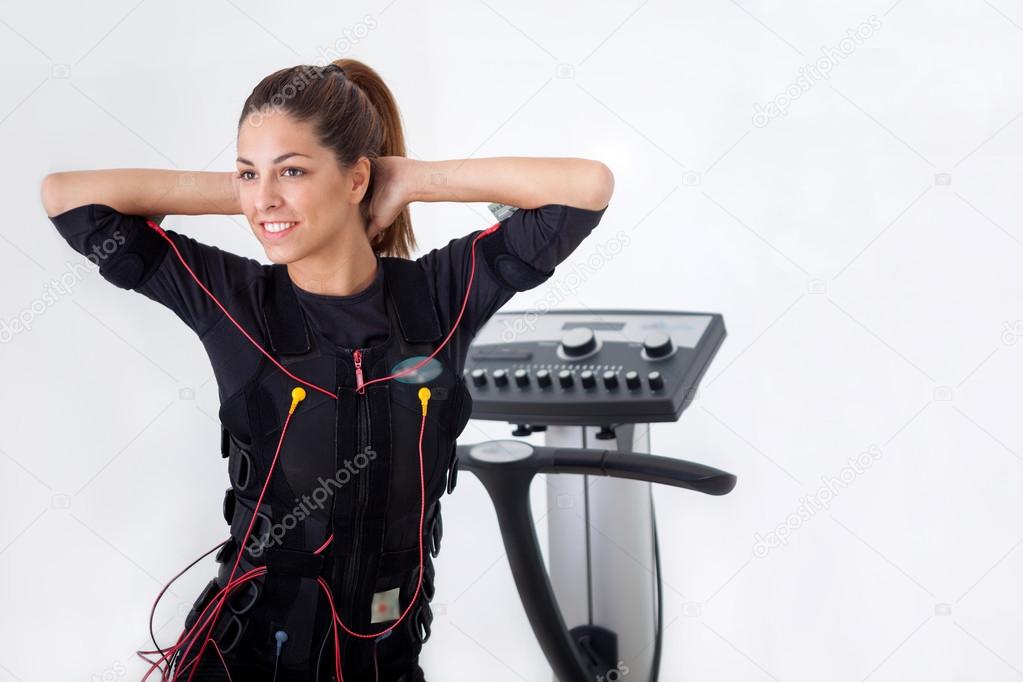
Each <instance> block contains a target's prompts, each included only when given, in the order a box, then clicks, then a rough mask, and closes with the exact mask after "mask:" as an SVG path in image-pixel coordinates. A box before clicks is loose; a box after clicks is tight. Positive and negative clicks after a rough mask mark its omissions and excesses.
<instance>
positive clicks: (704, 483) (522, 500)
mask: <svg viewBox="0 0 1023 682" xmlns="http://www.w3.org/2000/svg"><path fill="white" fill-rule="evenodd" d="M456 456H457V457H458V467H459V468H460V469H467V470H469V471H471V472H472V473H473V474H474V475H475V476H476V477H477V478H479V479H480V481H482V483H483V486H484V487H485V488H486V490H487V493H488V494H489V495H490V499H491V500H492V501H493V503H494V508H495V509H496V511H497V521H498V524H499V526H500V528H501V537H502V539H503V541H504V547H505V551H506V553H507V555H508V562H509V564H510V565H511V570H512V576H513V577H514V578H515V585H516V587H517V588H518V591H519V596H520V597H521V599H522V605H523V608H524V609H525V611H526V616H527V617H528V618H529V623H530V625H531V626H532V628H533V632H534V633H535V634H536V638H537V641H538V642H539V643H540V648H541V649H542V650H543V652H544V655H545V656H546V657H547V660H548V662H549V663H550V664H551V668H552V669H553V671H554V674H555V675H556V676H557V678H558V679H559V680H560V681H561V682H595V681H596V680H598V678H600V677H601V676H602V675H606V673H607V671H606V670H594V669H593V668H592V667H591V666H590V665H589V664H588V663H586V661H585V660H584V659H583V657H582V654H581V653H580V651H579V647H578V646H577V645H576V643H575V642H574V641H573V639H572V636H571V634H570V633H569V631H568V628H567V627H566V625H565V620H564V617H563V616H562V614H561V610H560V609H559V608H558V604H557V598H556V597H555V595H554V589H553V588H552V586H551V582H550V576H549V575H548V573H547V568H546V566H545V565H544V561H543V555H542V553H541V551H540V544H539V541H538V540H537V537H536V531H535V529H534V525H533V515H532V513H531V511H530V506H529V486H530V484H531V483H532V480H533V478H534V476H535V475H536V474H538V473H550V474H587V475H596V476H611V477H613V478H627V479H633V480H638V481H649V482H651V483H660V484H662V485H670V486H674V487H677V488H686V489H688V490H694V491H696V492H701V493H705V494H707V495H725V494H727V493H729V492H731V490H732V489H733V488H734V487H735V483H736V478H735V476H734V475H732V474H729V473H727V472H725V471H721V470H719V469H715V468H713V467H709V466H705V465H703V464H697V463H695V462H687V461H685V460H680V459H673V458H670V457H660V456H657V455H648V454H638V453H632V452H618V451H616V450H593V449H586V448H554V447H538V446H534V445H530V444H529V443H525V442H523V441H519V440H496V441H487V442H484V443H478V444H476V445H459V446H457V448H456Z"/></svg>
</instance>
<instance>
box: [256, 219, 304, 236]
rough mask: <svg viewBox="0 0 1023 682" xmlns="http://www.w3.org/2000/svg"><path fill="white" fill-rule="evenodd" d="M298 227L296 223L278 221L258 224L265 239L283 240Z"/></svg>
mask: <svg viewBox="0 0 1023 682" xmlns="http://www.w3.org/2000/svg"><path fill="white" fill-rule="evenodd" d="M298 225H299V222H298V221H280V222H265V223H260V224H259V227H260V228H261V229H262V230H263V236H264V237H266V238H267V239H283V238H284V237H286V236H287V235H289V234H291V233H292V232H293V231H294V229H295V227H297V226H298Z"/></svg>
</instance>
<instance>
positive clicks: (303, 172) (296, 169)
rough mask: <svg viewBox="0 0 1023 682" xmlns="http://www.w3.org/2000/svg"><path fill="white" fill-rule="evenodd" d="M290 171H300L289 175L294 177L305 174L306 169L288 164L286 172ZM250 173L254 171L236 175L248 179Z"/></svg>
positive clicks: (241, 172)
mask: <svg viewBox="0 0 1023 682" xmlns="http://www.w3.org/2000/svg"><path fill="white" fill-rule="evenodd" d="M288 171H298V172H299V175H289V176H288V177H292V178H294V177H300V176H301V175H305V171H304V170H302V169H301V168H296V167H294V166H288V167H287V168H285V169H284V172H285V173H287V172H288ZM250 173H252V171H249V170H244V171H240V172H239V173H238V175H237V176H236V177H238V178H239V179H240V180H248V179H249V178H248V177H247V174H250Z"/></svg>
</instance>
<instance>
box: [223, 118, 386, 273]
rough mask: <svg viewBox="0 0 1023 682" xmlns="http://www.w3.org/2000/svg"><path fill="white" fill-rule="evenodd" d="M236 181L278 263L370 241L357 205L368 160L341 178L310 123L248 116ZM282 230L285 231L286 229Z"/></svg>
mask: <svg viewBox="0 0 1023 682" xmlns="http://www.w3.org/2000/svg"><path fill="white" fill-rule="evenodd" d="M237 166H238V173H237V174H236V176H235V178H234V183H235V187H236V189H237V192H238V198H239V201H240V203H241V210H242V213H244V214H245V217H246V218H247V219H248V221H249V226H250V227H251V228H252V231H253V233H254V234H255V235H256V238H257V239H258V240H259V242H260V244H262V245H263V249H264V250H265V251H266V255H267V258H269V259H270V260H271V261H272V262H274V263H293V262H295V261H297V260H300V259H302V258H305V257H306V256H308V255H309V254H313V253H329V252H330V251H331V250H332V249H331V248H330V247H334V248H337V247H339V246H342V245H343V244H344V243H345V241H347V240H346V239H345V238H348V239H351V238H357V236H358V235H362V237H363V238H365V225H363V220H362V217H361V216H360V214H359V210H358V208H359V202H360V201H361V200H362V197H363V195H364V194H365V192H366V187H367V182H368V180H369V169H370V166H369V161H368V160H366V159H365V158H362V159H359V162H358V163H356V164H355V166H353V168H352V169H350V170H349V171H347V172H345V171H343V170H342V169H341V168H340V166H339V164H338V162H337V159H336V158H335V156H334V153H333V152H332V151H331V150H330V149H328V148H326V147H323V146H321V145H320V144H319V142H318V141H317V140H316V137H315V135H314V133H313V126H312V124H311V123H306V122H299V121H296V120H294V119H292V118H291V117H289V116H288V115H287V114H285V113H283V112H280V111H274V112H272V113H269V114H264V115H262V116H257V117H251V116H249V117H246V118H245V121H244V122H243V123H242V127H241V128H240V129H239V131H238V160H237ZM282 228H283V229H282Z"/></svg>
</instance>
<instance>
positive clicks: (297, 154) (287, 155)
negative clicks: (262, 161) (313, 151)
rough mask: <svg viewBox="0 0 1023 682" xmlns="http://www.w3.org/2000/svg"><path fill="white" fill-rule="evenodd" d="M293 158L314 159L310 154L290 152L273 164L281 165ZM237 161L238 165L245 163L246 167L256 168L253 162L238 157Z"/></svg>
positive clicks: (282, 155)
mask: <svg viewBox="0 0 1023 682" xmlns="http://www.w3.org/2000/svg"><path fill="white" fill-rule="evenodd" d="M292 156H304V157H306V158H307V159H311V158H313V157H311V156H309V155H308V154H302V153H300V152H288V153H287V154H281V155H280V156H278V157H277V158H276V159H274V160H273V163H280V162H281V161H284V160H285V159H287V158H290V157H292ZM237 161H238V163H244V164H245V165H246V166H255V165H256V164H254V163H252V162H251V161H249V160H248V159H243V158H242V157H240V156H239V157H238V159H237Z"/></svg>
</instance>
